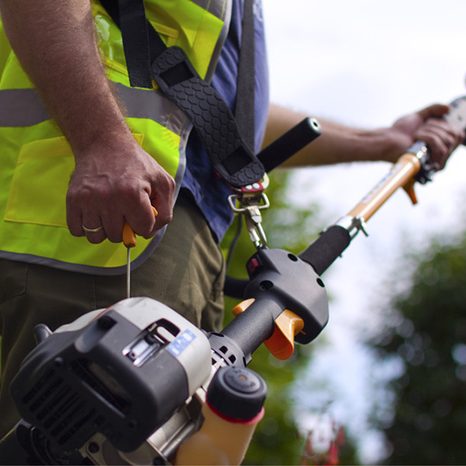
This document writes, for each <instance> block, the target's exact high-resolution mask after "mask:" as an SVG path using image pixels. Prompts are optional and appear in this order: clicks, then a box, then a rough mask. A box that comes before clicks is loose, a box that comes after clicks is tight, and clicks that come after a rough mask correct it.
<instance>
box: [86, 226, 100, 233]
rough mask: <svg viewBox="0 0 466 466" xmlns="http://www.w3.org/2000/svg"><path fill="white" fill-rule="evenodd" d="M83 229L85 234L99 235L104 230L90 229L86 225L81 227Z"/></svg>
mask: <svg viewBox="0 0 466 466" xmlns="http://www.w3.org/2000/svg"><path fill="white" fill-rule="evenodd" d="M81 228H82V229H83V231H84V233H98V232H99V231H100V230H102V227H96V228H88V227H86V226H84V225H81Z"/></svg>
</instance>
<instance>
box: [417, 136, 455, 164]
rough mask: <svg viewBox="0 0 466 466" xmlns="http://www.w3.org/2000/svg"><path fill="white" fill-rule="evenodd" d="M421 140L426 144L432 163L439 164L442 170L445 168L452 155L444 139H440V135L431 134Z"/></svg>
mask: <svg viewBox="0 0 466 466" xmlns="http://www.w3.org/2000/svg"><path fill="white" fill-rule="evenodd" d="M421 140H422V141H424V142H425V143H426V145H427V147H428V149H429V153H430V156H431V161H432V162H433V163H438V164H439V166H440V168H443V166H444V165H445V162H446V159H447V158H448V155H449V154H450V148H449V146H448V145H447V144H446V143H445V141H444V139H442V137H440V136H439V135H438V134H435V133H433V132H429V133H426V134H425V135H423V136H422V137H421Z"/></svg>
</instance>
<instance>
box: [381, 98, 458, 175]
mask: <svg viewBox="0 0 466 466" xmlns="http://www.w3.org/2000/svg"><path fill="white" fill-rule="evenodd" d="M449 110H450V107H449V106H448V105H442V104H434V105H430V106H429V107H426V108H423V109H422V110H419V111H418V112H415V113H411V114H409V115H406V116H403V117H401V118H400V119H398V120H397V121H395V123H394V124H393V126H392V127H391V128H390V131H391V132H392V135H393V138H394V141H395V142H396V143H397V145H398V147H399V149H398V150H393V151H392V152H391V153H390V155H391V157H390V158H389V159H388V160H390V159H391V160H392V161H396V159H397V158H398V156H399V155H400V153H402V152H403V151H404V150H406V149H407V148H408V147H409V146H410V145H411V144H413V143H414V142H416V141H423V142H425V143H426V145H427V147H428V148H429V151H430V155H431V162H432V163H433V164H436V166H437V167H438V169H442V168H443V167H445V164H446V162H447V160H448V157H449V156H450V155H451V153H452V152H453V151H454V150H455V149H456V148H457V147H458V146H459V145H460V144H461V143H462V142H463V141H464V138H465V133H464V131H463V130H460V129H458V128H456V127H454V126H452V125H450V124H449V123H447V122H446V121H445V120H444V119H442V118H441V117H442V116H444V115H446V114H447V113H448V112H449Z"/></svg>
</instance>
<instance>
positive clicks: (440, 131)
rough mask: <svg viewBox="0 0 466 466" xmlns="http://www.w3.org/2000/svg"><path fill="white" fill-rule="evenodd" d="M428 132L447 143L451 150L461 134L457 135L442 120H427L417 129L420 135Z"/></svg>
mask: <svg viewBox="0 0 466 466" xmlns="http://www.w3.org/2000/svg"><path fill="white" fill-rule="evenodd" d="M430 133H432V134H435V135H437V136H438V137H439V138H441V139H442V141H443V142H444V143H445V145H447V146H448V148H449V149H451V150H452V149H453V148H454V147H456V146H457V145H458V142H459V141H460V140H461V139H460V137H461V135H459V134H458V132H457V131H455V130H454V129H453V128H451V126H450V125H449V124H448V123H447V122H446V121H443V120H438V119H437V120H435V119H432V120H428V121H427V122H426V123H425V124H424V125H423V126H422V127H421V128H420V130H419V134H420V135H422V134H427V135H428V134H430ZM420 137H422V136H420Z"/></svg>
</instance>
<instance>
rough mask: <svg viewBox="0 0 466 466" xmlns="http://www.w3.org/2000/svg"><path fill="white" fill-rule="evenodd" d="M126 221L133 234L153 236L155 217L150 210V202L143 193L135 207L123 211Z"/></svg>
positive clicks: (145, 236) (146, 236)
mask: <svg viewBox="0 0 466 466" xmlns="http://www.w3.org/2000/svg"><path fill="white" fill-rule="evenodd" d="M125 217H126V221H127V223H128V224H129V226H130V227H131V229H132V230H133V231H134V233H135V234H137V235H139V236H143V237H144V238H148V237H150V236H153V233H152V232H153V231H154V228H155V224H156V217H155V216H154V212H153V210H152V204H151V201H150V199H149V197H148V196H147V195H145V196H144V197H143V199H142V201H141V202H139V203H138V205H137V207H136V208H133V209H129V210H127V211H125Z"/></svg>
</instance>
